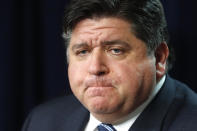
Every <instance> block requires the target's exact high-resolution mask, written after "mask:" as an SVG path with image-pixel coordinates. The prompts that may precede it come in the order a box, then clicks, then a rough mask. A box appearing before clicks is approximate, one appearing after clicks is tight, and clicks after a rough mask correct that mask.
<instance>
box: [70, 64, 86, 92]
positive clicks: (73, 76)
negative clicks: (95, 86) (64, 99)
mask: <svg viewBox="0 0 197 131" xmlns="http://www.w3.org/2000/svg"><path fill="white" fill-rule="evenodd" d="M82 66H83V65H82ZM82 66H78V65H75V64H69V66H68V78H69V82H70V86H71V89H72V91H73V92H74V93H76V92H80V89H82V86H83V80H84V78H85V72H84V70H85V68H83V67H82ZM79 67H80V68H79ZM81 69H84V70H81Z"/></svg>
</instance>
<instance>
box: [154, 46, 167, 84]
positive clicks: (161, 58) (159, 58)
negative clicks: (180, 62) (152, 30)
mask: <svg viewBox="0 0 197 131" xmlns="http://www.w3.org/2000/svg"><path fill="white" fill-rule="evenodd" d="M168 55H169V49H168V46H167V44H166V43H165V42H163V43H161V44H160V45H159V46H158V47H157V49H156V51H155V58H156V63H155V64H156V75H157V80H159V79H160V78H161V77H162V76H163V75H164V74H165V73H166V68H167V65H166V63H167V59H168Z"/></svg>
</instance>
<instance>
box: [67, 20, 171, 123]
mask: <svg viewBox="0 0 197 131" xmlns="http://www.w3.org/2000/svg"><path fill="white" fill-rule="evenodd" d="M132 32H133V31H132V29H131V24H130V23H128V22H126V21H125V20H122V19H120V18H115V17H107V18H98V19H84V20H82V21H80V22H79V23H78V24H77V25H76V27H75V28H74V30H73V32H72V36H71V40H70V45H69V47H68V57H69V66H68V76H69V81H70V85H71V89H72V91H73V93H74V95H75V96H76V97H77V98H78V99H79V101H80V102H81V103H82V104H83V105H84V106H85V107H86V108H87V109H88V110H89V111H90V112H91V113H92V114H93V115H94V116H95V117H96V118H97V119H98V120H100V121H102V122H105V123H111V124H115V123H118V122H120V121H121V120H122V119H123V118H124V117H126V116H127V115H128V114H129V113H131V112H132V111H134V110H135V109H136V107H138V106H139V105H140V104H142V103H143V102H144V101H145V100H146V99H147V98H148V96H149V94H150V92H151V90H152V89H153V87H154V86H155V85H156V83H157V82H158V81H159V80H160V79H161V77H162V76H163V75H164V74H165V68H166V60H167V57H168V52H169V51H168V47H167V45H166V44H165V43H161V44H160V46H158V48H157V49H156V51H155V52H153V53H152V54H147V47H146V45H145V43H144V42H143V41H141V40H140V39H138V38H136V36H135V35H134V33H132Z"/></svg>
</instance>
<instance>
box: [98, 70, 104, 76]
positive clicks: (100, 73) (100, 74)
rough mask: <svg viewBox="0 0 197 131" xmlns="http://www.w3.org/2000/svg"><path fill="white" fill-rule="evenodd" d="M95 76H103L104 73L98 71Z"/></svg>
mask: <svg viewBox="0 0 197 131" xmlns="http://www.w3.org/2000/svg"><path fill="white" fill-rule="evenodd" d="M97 75H98V76H102V75H105V71H100V72H98V73H97Z"/></svg>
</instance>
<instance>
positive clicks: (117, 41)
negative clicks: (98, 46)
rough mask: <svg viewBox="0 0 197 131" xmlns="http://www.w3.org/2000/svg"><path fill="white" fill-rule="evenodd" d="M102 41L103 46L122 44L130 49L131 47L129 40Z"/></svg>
mask: <svg viewBox="0 0 197 131" xmlns="http://www.w3.org/2000/svg"><path fill="white" fill-rule="evenodd" d="M101 43H102V45H103V46H110V45H121V46H124V47H126V48H128V49H130V48H131V46H130V45H129V44H128V43H127V42H125V41H122V40H112V41H103V42H101Z"/></svg>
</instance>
